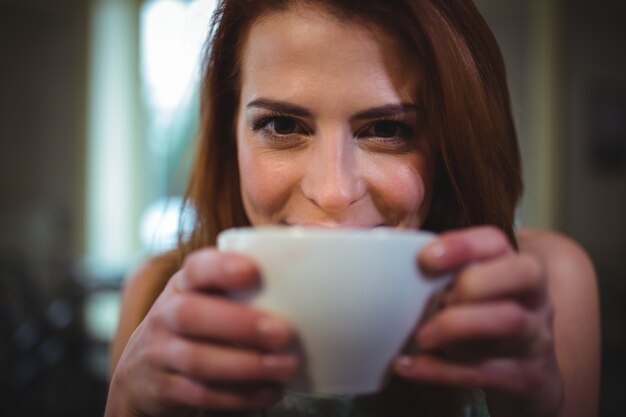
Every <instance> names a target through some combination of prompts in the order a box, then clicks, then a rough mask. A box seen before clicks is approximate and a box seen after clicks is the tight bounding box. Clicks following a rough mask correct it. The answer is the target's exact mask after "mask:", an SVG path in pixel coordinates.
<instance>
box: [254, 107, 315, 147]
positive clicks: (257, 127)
mask: <svg viewBox="0 0 626 417" xmlns="http://www.w3.org/2000/svg"><path fill="white" fill-rule="evenodd" d="M252 130H254V131H255V132H258V134H259V137H260V138H261V139H262V140H263V141H264V142H266V143H267V144H268V145H271V146H279V147H281V148H284V147H290V148H291V147H297V146H300V145H302V144H303V143H304V141H305V139H306V137H307V136H308V135H309V134H310V130H309V129H308V128H307V126H306V125H305V124H304V123H303V122H301V121H300V120H298V119H296V118H294V117H292V116H287V115H281V114H271V115H265V116H261V117H259V119H258V120H256V121H254V122H253V123H252Z"/></svg>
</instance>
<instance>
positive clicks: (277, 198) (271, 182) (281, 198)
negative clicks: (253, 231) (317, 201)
mask: <svg viewBox="0 0 626 417" xmlns="http://www.w3.org/2000/svg"><path fill="white" fill-rule="evenodd" d="M245 142H246V141H245V138H244V140H242V141H239V140H238V152H237V153H238V160H239V174H240V180H241V197H242V200H243V203H244V208H245V210H246V214H247V215H248V218H249V220H250V222H252V224H253V225H259V224H263V223H266V222H269V221H271V220H272V217H273V216H274V215H275V214H276V213H278V211H279V210H280V208H281V207H282V206H283V205H284V203H285V201H286V200H287V199H288V198H289V194H290V190H291V188H292V184H293V183H294V181H295V180H294V178H295V172H294V169H293V167H291V166H290V164H289V163H288V161H287V162H286V161H283V160H280V159H279V158H275V157H273V155H272V153H271V152H270V151H267V150H265V149H258V148H254V147H251V146H249V145H246V143H245Z"/></svg>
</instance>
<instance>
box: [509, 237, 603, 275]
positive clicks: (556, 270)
mask: <svg viewBox="0 0 626 417" xmlns="http://www.w3.org/2000/svg"><path fill="white" fill-rule="evenodd" d="M518 243H519V247H520V251H521V252H522V253H529V254H533V255H535V256H538V257H539V258H540V259H541V260H542V262H543V263H544V265H545V267H546V268H547V269H548V271H549V272H550V273H551V274H552V275H551V276H550V277H551V278H560V277H562V276H563V277H579V279H583V280H589V281H593V282H595V279H596V274H595V270H594V267H593V262H592V260H591V258H590V256H589V254H588V253H587V251H586V250H585V249H584V248H583V247H582V246H581V245H580V244H578V243H577V242H576V241H574V240H573V239H571V238H570V237H568V236H566V235H564V234H561V233H558V232H555V231H552V230H547V229H537V228H529V227H526V228H522V229H521V230H520V231H519V233H518Z"/></svg>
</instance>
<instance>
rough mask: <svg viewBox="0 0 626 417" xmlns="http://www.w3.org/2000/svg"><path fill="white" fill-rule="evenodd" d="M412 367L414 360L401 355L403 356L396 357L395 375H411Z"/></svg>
mask: <svg viewBox="0 0 626 417" xmlns="http://www.w3.org/2000/svg"><path fill="white" fill-rule="evenodd" d="M414 366H415V360H414V359H413V358H412V357H410V356H408V355H403V356H400V357H398V358H397V359H396V360H395V363H394V369H395V370H396V372H397V373H399V374H401V375H409V374H411V373H412V371H413V368H414Z"/></svg>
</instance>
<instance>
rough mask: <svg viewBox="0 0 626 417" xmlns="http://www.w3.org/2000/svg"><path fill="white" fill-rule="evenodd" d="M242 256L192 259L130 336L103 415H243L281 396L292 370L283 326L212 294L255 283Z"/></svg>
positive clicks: (208, 254) (213, 254)
mask: <svg viewBox="0 0 626 417" xmlns="http://www.w3.org/2000/svg"><path fill="white" fill-rule="evenodd" d="M258 279H259V277H258V271H257V269H256V267H255V265H254V264H253V263H252V262H251V261H250V260H249V259H248V258H246V257H245V256H242V255H239V254H235V253H227V252H219V251H216V250H212V249H205V250H200V251H198V252H196V253H193V254H191V255H190V256H189V257H188V258H187V260H186V261H185V263H184V265H183V267H182V268H181V270H180V271H178V272H177V273H176V274H175V275H174V276H173V277H172V278H171V279H170V280H169V282H168V284H167V286H166V288H165V289H164V291H163V292H162V294H161V295H160V296H159V298H158V299H157V300H156V301H155V303H154V305H153V307H152V308H151V310H150V311H149V313H148V314H147V316H146V317H145V319H144V320H143V322H142V323H141V324H140V325H139V326H138V327H137V329H136V331H135V332H134V333H133V335H132V336H131V338H130V340H129V342H128V344H127V346H126V348H125V350H124V353H123V354H122V356H121V357H120V361H119V362H118V365H117V367H116V369H115V372H114V374H113V377H112V381H111V388H110V391H109V399H108V402H107V410H106V415H108V416H124V415H133V416H137V415H140V416H143V415H149V416H168V415H181V414H180V413H183V412H184V411H185V410H191V409H205V410H228V411H230V410H250V409H258V408H264V407H268V406H270V405H272V404H273V403H275V402H276V401H277V400H279V399H280V397H281V389H280V387H281V382H283V381H285V380H286V379H288V378H289V377H290V376H291V375H292V374H293V373H294V372H295V369H296V366H297V360H296V358H295V357H294V356H293V355H292V354H289V353H285V352H284V349H285V348H286V347H287V346H288V345H289V344H290V342H291V340H292V337H293V334H292V331H291V330H290V328H289V327H288V325H287V324H286V323H284V322H283V321H281V320H279V319H278V318H276V317H273V316H270V315H268V314H266V313H263V312H261V311H258V310H256V309H253V308H251V307H248V306H246V305H242V304H239V303H236V302H234V301H232V300H229V299H228V298H225V297H223V296H220V295H218V293H223V292H225V291H237V290H244V289H250V288H253V287H254V286H255V285H258Z"/></svg>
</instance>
